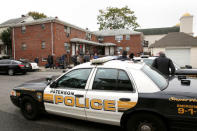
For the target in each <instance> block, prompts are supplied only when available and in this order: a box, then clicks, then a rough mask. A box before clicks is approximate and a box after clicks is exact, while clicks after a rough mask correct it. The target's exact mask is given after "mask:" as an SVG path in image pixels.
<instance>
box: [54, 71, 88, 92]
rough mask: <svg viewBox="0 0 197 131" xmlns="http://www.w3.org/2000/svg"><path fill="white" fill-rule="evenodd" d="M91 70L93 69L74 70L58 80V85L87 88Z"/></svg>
mask: <svg viewBox="0 0 197 131" xmlns="http://www.w3.org/2000/svg"><path fill="white" fill-rule="evenodd" d="M90 72H91V69H76V70H73V71H71V72H69V73H67V74H65V75H64V76H62V77H61V78H60V79H59V80H58V81H57V87H67V88H77V89H85V86H86V82H87V80H88V77H89V75H90Z"/></svg>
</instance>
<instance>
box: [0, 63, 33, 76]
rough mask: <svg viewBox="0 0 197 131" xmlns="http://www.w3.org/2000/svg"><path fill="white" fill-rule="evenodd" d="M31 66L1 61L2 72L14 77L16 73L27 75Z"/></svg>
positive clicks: (0, 68) (0, 70)
mask: <svg viewBox="0 0 197 131" xmlns="http://www.w3.org/2000/svg"><path fill="white" fill-rule="evenodd" d="M28 69H29V64H26V63H22V62H20V61H17V60H10V59H3V60H0V72H1V73H8V74H9V75H11V76H12V75H14V74H15V73H22V74H26V72H27V70H28Z"/></svg>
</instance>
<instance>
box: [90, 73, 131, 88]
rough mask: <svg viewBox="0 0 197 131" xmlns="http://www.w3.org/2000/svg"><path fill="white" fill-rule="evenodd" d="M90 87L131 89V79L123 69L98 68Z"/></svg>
mask: <svg viewBox="0 0 197 131" xmlns="http://www.w3.org/2000/svg"><path fill="white" fill-rule="evenodd" d="M92 89H96V90H117V91H133V87H132V84H131V81H130V79H129V77H128V75H127V74H126V72H124V71H123V70H118V69H98V70H97V73H96V76H95V79H94V83H93V87H92Z"/></svg>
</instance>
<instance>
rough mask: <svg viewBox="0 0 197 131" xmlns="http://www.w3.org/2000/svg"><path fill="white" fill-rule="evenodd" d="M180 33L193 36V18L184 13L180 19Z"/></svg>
mask: <svg viewBox="0 0 197 131" xmlns="http://www.w3.org/2000/svg"><path fill="white" fill-rule="evenodd" d="M180 32H184V33H187V34H189V35H192V36H193V16H192V15H190V14H189V13H185V14H184V15H183V16H182V17H181V18H180Z"/></svg>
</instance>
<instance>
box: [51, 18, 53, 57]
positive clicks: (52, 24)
mask: <svg viewBox="0 0 197 131" xmlns="http://www.w3.org/2000/svg"><path fill="white" fill-rule="evenodd" d="M53 46H54V43H53V21H51V53H52V54H51V55H54V47H53Z"/></svg>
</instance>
